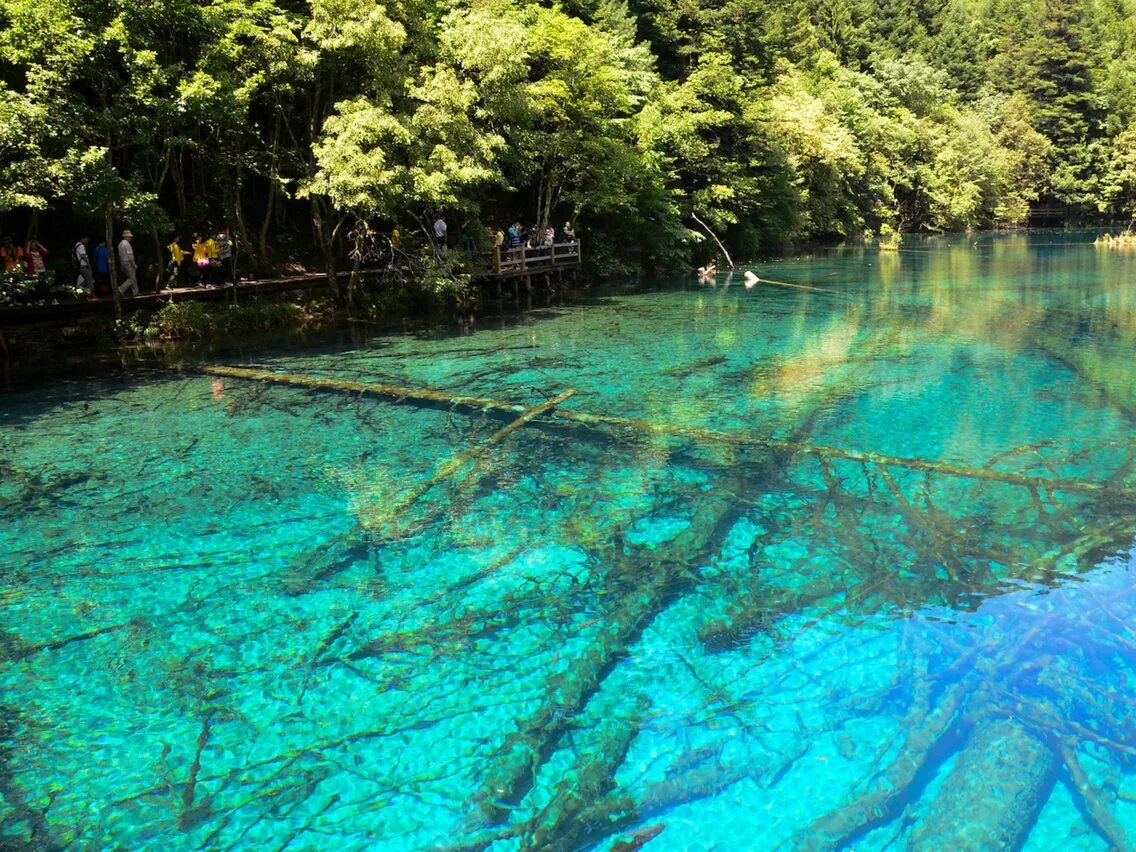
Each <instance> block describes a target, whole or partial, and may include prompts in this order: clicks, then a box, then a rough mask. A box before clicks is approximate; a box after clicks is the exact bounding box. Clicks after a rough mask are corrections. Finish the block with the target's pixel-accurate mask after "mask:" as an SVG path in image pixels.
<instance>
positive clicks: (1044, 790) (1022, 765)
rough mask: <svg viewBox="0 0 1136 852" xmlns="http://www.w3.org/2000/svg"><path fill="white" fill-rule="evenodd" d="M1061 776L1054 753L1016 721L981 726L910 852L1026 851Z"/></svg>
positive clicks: (914, 837)
mask: <svg viewBox="0 0 1136 852" xmlns="http://www.w3.org/2000/svg"><path fill="white" fill-rule="evenodd" d="M1056 777H1057V758H1056V757H1055V756H1054V754H1053V752H1052V751H1051V750H1050V749H1049V747H1048V746H1046V744H1045V743H1043V742H1042V741H1041V740H1039V739H1038V738H1037V737H1036V736H1034V735H1033V734H1032V733H1030V732H1029V731H1028V730H1026V728H1025V727H1024V726H1023V725H1022V724H1021V723H1019V722H1017V721H1015V720H1013V719H997V720H990V721H983V722H980V723H979V725H978V727H976V728H975V729H974V731H973V733H972V734H971V735H970V737H969V738H968V740H967V742H966V745H965V746H964V747H963V749H962V751H961V752H960V753H959V756H958V758H957V759H956V761H955V764H954V766H953V767H952V769H951V771H950V774H948V775H947V777H946V780H944V781H943V786H942V788H941V789H940V790H939V794H938V795H937V796H936V797H935V801H934V802H933V803H932V804H931V807H930V808H929V809H928V813H927V814H926V816H925V817H924V818H923V819H922V820H921V821H920V822H919V823H918V826H917V828H916V829H915V831H913V832H912V834H911V837H910V839H909V840H908V843H907V848H908V849H912V850H915V849H968V850H974V852H983V850H989V852H999V850H1002V849H1021V848H1022V846H1023V845H1024V843H1025V841H1026V838H1027V837H1028V835H1029V832H1030V829H1031V828H1033V825H1034V823H1035V822H1036V821H1037V816H1038V814H1039V813H1040V812H1041V809H1042V807H1043V806H1044V805H1045V803H1046V801H1047V800H1048V799H1049V790H1050V788H1051V787H1052V786H1053V781H1054V779H1055V778H1056Z"/></svg>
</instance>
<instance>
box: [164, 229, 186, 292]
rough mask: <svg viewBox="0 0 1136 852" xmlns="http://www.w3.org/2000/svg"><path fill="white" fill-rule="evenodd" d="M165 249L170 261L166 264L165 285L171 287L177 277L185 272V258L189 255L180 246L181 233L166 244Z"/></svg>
mask: <svg viewBox="0 0 1136 852" xmlns="http://www.w3.org/2000/svg"><path fill="white" fill-rule="evenodd" d="M166 251H168V252H169V253H170V262H169V264H168V265H167V266H166V286H167V287H169V288H171V289H172V288H173V286H174V284H176V283H177V280H178V278H180V277H181V276H182V275H183V274H184V273H185V259H186V258H187V257H188V256H189V252H187V251H186V250H185V249H183V248H182V247H181V234H178V235H177V236H175V237H174V239H173V242H171V243H170V244H169V245H168V246H166Z"/></svg>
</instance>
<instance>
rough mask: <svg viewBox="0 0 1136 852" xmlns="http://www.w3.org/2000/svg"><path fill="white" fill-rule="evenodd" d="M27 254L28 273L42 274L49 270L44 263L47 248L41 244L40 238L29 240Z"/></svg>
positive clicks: (37, 275)
mask: <svg viewBox="0 0 1136 852" xmlns="http://www.w3.org/2000/svg"><path fill="white" fill-rule="evenodd" d="M25 254H26V256H27V258H28V275H35V276H36V277H39V276H42V275H43V274H44V273H45V272H46V271H47V267H46V266H45V265H44V260H45V259H46V258H47V249H45V248H44V247H43V246H42V245H41V244H40V242H39V240H28V248H27V251H26V252H25Z"/></svg>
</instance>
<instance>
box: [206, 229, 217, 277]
mask: <svg viewBox="0 0 1136 852" xmlns="http://www.w3.org/2000/svg"><path fill="white" fill-rule="evenodd" d="M205 255H206V257H208V258H209V264H208V266H207V267H206V276H207V280H206V285H207V286H209V287H216V286H217V279H218V277H219V273H220V272H221V252H220V249H218V248H217V241H216V240H215V239H213V237H211V236H210V237H206V238H205Z"/></svg>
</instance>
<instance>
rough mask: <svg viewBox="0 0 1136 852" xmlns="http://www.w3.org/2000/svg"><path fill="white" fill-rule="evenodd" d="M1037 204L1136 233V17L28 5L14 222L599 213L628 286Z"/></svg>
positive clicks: (328, 220) (267, 249)
mask: <svg viewBox="0 0 1136 852" xmlns="http://www.w3.org/2000/svg"><path fill="white" fill-rule="evenodd" d="M1031 205H1034V206H1042V207H1051V208H1052V207H1060V208H1062V209H1064V210H1066V211H1067V212H1068V215H1069V217H1070V218H1072V219H1077V218H1081V219H1086V218H1092V217H1097V216H1102V215H1103V216H1110V217H1121V216H1122V217H1124V218H1126V219H1129V218H1131V217H1132V216H1133V215H1134V214H1136V3H1134V2H1133V0H977V2H975V0H911V2H908V0H771V2H758V1H757V0H682V2H678V0H563V2H561V3H558V4H554V5H553V4H545V3H540V2H528V0H387V2H385V3H383V4H379V3H376V2H375V0H310V2H302V0H248V1H247V2H246V0H165V1H164V2H155V0H141V2H138V0H135V2H130V3H127V2H124V0H98V2H94V0H0V212H4V211H8V213H7V214H6V216H7V217H9V220H10V219H11V217H13V216H17V217H23V218H24V219H27V218H28V217H32V219H33V221H34V217H35V216H36V215H37V214H36V213H35V212H34V211H45V210H53V211H58V212H62V213H63V214H66V215H72V216H75V215H85V216H88V217H90V218H89V221H91V222H95V221H100V222H101V221H102V219H103V218H109V219H113V220H114V221H115V222H116V224H117V223H119V222H125V223H127V224H129V225H130V226H131V227H133V228H134V229H135V230H136V231H141V233H142V235H144V236H147V237H150V236H152V238H153V245H154V246H155V249H156V247H157V246H159V245H161V244H163V243H164V242H165V239H166V237H167V236H168V235H169V233H170V231H171V230H172V229H173V228H174V227H175V226H178V227H181V228H184V229H186V231H189V230H193V229H194V228H195V227H197V223H216V224H218V225H219V224H220V223H227V224H229V225H231V226H232V227H233V229H234V231H235V232H236V233H237V234H238V236H239V242H240V245H241V247H242V251H243V253H244V254H245V255H246V258H245V262H250V261H251V262H255V263H264V262H265V261H270V260H275V261H280V260H282V259H283V258H284V257H286V256H289V255H290V254H295V253H299V252H301V251H302V250H303V247H305V246H312V247H314V248H315V249H317V250H318V251H319V252H320V253H322V255H323V259H324V261H325V262H326V263H327V264H329V265H332V266H333V265H334V264H335V262H336V258H342V257H344V256H345V255H346V253H347V249H348V245H347V237H346V234H347V232H348V231H350V229H351V228H352V227H353V224H354V222H355V221H356V220H357V219H365V220H367V221H368V222H370V223H371V225H372V226H374V227H376V228H381V229H383V230H384V231H385V229H386V228H389V226H390V225H391V224H393V223H395V222H398V223H400V224H401V227H402V229H403V232H404V233H407V234H414V233H425V229H426V227H427V224H428V222H429V221H430V220H431V219H432V218H433V217H434V216H435V215H436V214H438V213H442V214H444V215H446V216H447V218H449V220H450V222H451V223H454V224H457V223H461V222H467V221H468V222H469V223H471V225H472V226H474V227H476V226H477V225H478V224H484V223H495V224H508V222H509V221H512V219H514V218H521V219H522V220H523V221H524V222H525V223H526V224H528V223H537V222H539V223H541V224H544V223H549V224H552V225H553V226H555V227H560V225H561V224H562V223H563V222H564V221H565V220H571V221H573V222H575V223H577V227H578V230H579V231H580V232H581V233H583V234H586V235H587V239H589V240H590V242H591V246H592V251H591V252H590V253H589V256H590V257H591V258H592V259H593V261H595V262H597V263H599V264H600V265H601V266H603V267H605V268H607V269H608V270H615V269H618V268H620V267H623V268H630V267H633V266H657V267H664V266H672V265H675V264H677V263H680V262H685V261H687V260H689V259H690V258H691V256H692V255H703V256H705V255H708V254H710V253H711V252H712V251H713V250H715V247H716V243H715V238H717V239H721V240H722V242H723V243H724V244H725V245H726V246H727V247H729V248H730V249H731V250H734V251H735V252H737V253H740V254H743V255H744V254H751V253H755V252H761V251H771V250H776V249H777V248H779V247H782V246H784V245H787V244H790V243H791V242H793V241H796V240H799V239H802V238H809V237H816V236H826V235H842V234H850V233H860V232H880V231H881V230H884V231H890V230H891V229H898V230H911V229H919V228H925V227H927V228H943V229H957V228H967V227H986V226H999V225H1012V224H1016V223H1021V222H1023V221H1024V220H1025V218H1026V216H1027V214H1028V212H1029V210H1030V207H1031ZM455 231H456V228H455ZM423 242H425V241H423ZM339 262H340V263H342V261H339Z"/></svg>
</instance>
